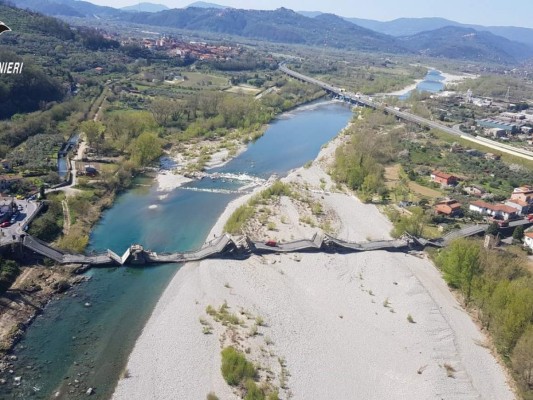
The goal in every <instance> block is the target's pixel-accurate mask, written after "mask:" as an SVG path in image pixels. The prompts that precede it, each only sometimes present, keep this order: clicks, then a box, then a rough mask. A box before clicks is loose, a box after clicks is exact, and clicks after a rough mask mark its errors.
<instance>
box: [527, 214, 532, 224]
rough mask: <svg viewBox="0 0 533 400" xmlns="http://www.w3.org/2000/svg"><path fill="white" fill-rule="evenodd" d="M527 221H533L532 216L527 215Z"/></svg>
mask: <svg viewBox="0 0 533 400" xmlns="http://www.w3.org/2000/svg"><path fill="white" fill-rule="evenodd" d="M527 220H528V221H529V222H531V221H533V214H529V215H528V216H527Z"/></svg>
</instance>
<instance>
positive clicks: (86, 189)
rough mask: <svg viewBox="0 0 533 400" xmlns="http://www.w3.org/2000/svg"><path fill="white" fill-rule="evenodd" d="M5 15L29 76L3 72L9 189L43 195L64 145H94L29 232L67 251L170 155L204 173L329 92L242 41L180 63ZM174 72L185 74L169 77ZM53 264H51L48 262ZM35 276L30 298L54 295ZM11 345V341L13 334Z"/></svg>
mask: <svg viewBox="0 0 533 400" xmlns="http://www.w3.org/2000/svg"><path fill="white" fill-rule="evenodd" d="M0 11H1V15H2V16H3V18H5V19H6V21H9V25H10V27H11V28H12V29H13V32H10V34H9V35H4V36H3V38H2V45H3V46H2V48H0V55H3V56H5V58H6V59H10V58H11V57H13V59H14V60H22V61H23V62H24V71H23V74H21V76H20V77H15V78H16V79H13V80H9V81H6V80H5V79H4V78H0V94H2V96H1V97H2V99H3V98H4V95H5V96H6V97H7V96H11V97H10V98H11V99H12V100H13V104H15V105H17V107H19V108H16V109H13V108H12V107H11V105H9V107H8V106H6V107H4V108H2V110H3V111H2V112H1V113H0V118H3V119H2V120H0V157H1V158H2V159H3V160H4V161H3V163H2V164H3V165H2V167H3V169H4V174H7V175H8V176H9V177H13V178H15V180H14V183H13V184H12V185H11V186H10V187H9V188H7V189H6V191H5V194H7V195H11V196H15V195H20V196H29V195H32V194H35V193H39V192H41V193H44V191H45V190H44V189H45V187H49V186H52V185H55V184H57V183H59V182H60V179H59V175H58V173H57V154H58V151H59V150H60V148H61V146H62V144H63V143H64V142H65V141H66V140H67V139H68V138H71V137H73V136H75V135H78V134H80V135H81V138H82V139H84V141H85V143H86V144H87V148H86V151H85V153H84V156H83V159H82V160H80V161H77V170H78V171H83V170H84V166H85V165H87V164H90V165H93V166H95V167H96V168H97V170H98V174H97V175H96V176H94V177H89V176H83V175H81V174H78V177H77V180H76V185H75V186H73V187H71V188H68V190H65V191H64V192H52V193H47V194H46V199H45V200H46V206H45V210H44V211H45V212H43V213H42V214H41V215H40V216H39V217H38V218H36V219H35V220H34V221H33V222H32V224H31V226H30V230H29V233H30V234H32V235H35V236H36V237H39V238H41V239H43V240H45V241H47V242H54V244H55V245H57V246H58V247H59V248H62V249H64V250H66V251H71V252H82V251H83V250H84V249H85V248H86V246H87V244H88V242H89V235H90V231H91V229H92V227H93V225H94V224H95V223H96V222H97V221H98V219H99V218H100V215H101V212H102V211H103V210H104V209H106V208H108V207H110V206H111V205H112V204H113V201H114V199H115V196H116V195H117V194H118V193H120V192H121V191H123V190H125V189H127V188H129V187H130V186H131V185H132V182H133V177H134V176H135V175H137V174H139V173H142V172H144V171H147V170H150V169H151V168H150V167H152V166H155V165H156V164H155V161H156V160H157V159H158V158H159V156H160V155H162V154H163V152H166V151H176V152H179V153H181V154H183V155H184V156H185V157H189V158H190V159H191V160H195V162H191V163H189V164H190V168H191V169H202V168H203V167H204V166H205V164H206V162H208V161H209V158H210V155H211V153H212V152H214V151H217V150H220V149H227V150H228V156H232V155H233V154H235V152H236V150H237V148H238V146H239V145H242V144H245V143H247V142H249V141H250V140H255V139H256V138H257V137H259V136H260V135H261V134H262V132H263V126H264V124H265V123H267V122H269V121H270V120H271V119H272V118H273V117H274V116H275V115H276V114H278V113H280V112H282V111H285V110H288V109H291V108H293V107H295V106H297V105H299V104H301V103H305V102H308V101H311V100H314V99H317V98H319V97H321V96H323V95H324V92H323V91H322V90H320V89H318V88H316V87H313V86H311V85H307V84H302V83H299V82H295V81H292V80H290V79H287V78H285V77H284V76H282V75H281V74H280V73H278V72H276V71H275V69H276V65H277V63H276V61H275V60H273V59H272V58H271V57H270V55H269V54H268V53H267V51H264V50H263V49H262V48H260V47H258V48H254V49H252V48H250V49H244V50H243V51H242V53H241V54H240V55H239V56H238V57H235V58H234V59H233V60H232V62H231V63H229V62H228V63H224V62H210V61H196V62H195V60H188V61H187V63H181V62H180V60H179V59H176V58H172V57H169V56H168V55H166V54H164V53H163V52H158V51H156V50H154V51H149V50H147V49H142V48H141V47H139V46H120V45H119V43H118V42H115V41H113V40H108V39H105V38H104V37H103V35H102V34H101V33H100V32H96V31H94V30H91V29H87V28H83V27H78V28H76V29H72V28H71V27H69V26H68V25H67V24H65V23H63V22H61V21H59V20H56V19H54V18H49V17H44V16H42V15H40V14H37V13H32V12H28V11H25V10H21V9H16V8H14V7H11V6H9V5H6V4H4V3H3V2H2V3H0ZM15 51H16V54H15ZM250 60H252V61H253V62H251V61H250ZM161 71H166V73H167V75H165V74H162V73H161ZM170 75H171V76H172V77H174V76H182V77H183V81H181V82H179V83H175V82H171V83H169V80H168V79H172V78H169V76H170ZM41 76H43V77H45V79H40V77H41ZM176 82H178V81H176ZM241 86H242V87H243V88H244V89H247V91H245V90H244V89H243V90H241ZM250 87H252V88H253V90H248V89H249V88H250ZM258 93H261V96H258V97H257V98H255V95H256V94H258ZM0 103H1V100H0ZM10 104H11V103H10ZM15 112H17V113H15ZM32 262H34V261H32ZM39 262H40V261H39ZM4 264H5V265H4ZM44 264H45V265H47V266H49V267H50V266H51V265H52V264H53V263H52V262H51V261H50V260H46V259H45V260H44ZM11 266H12V265H11V261H7V260H6V262H5V263H2V270H1V271H2V272H1V274H2V275H1V279H2V285H3V286H5V289H6V290H7V289H8V288H9V287H10V286H11V284H12V283H13V282H14V281H15V279H16V278H17V275H19V273H20V272H21V271H24V268H22V269H20V268H11ZM4 267H5V268H4ZM50 269H51V270H54V271H55V272H57V274H55V275H54V280H57V279H60V280H65V281H68V280H69V279H70V276H69V275H70V273H72V270H67V269H61V271H59V272H58V271H56V269H55V267H53V268H50ZM55 272H54V273H55ZM61 274H64V275H62V276H61V277H60V276H59V275H61ZM29 275H31V279H29V280H30V281H31V282H34V283H35V285H33V286H32V287H33V288H34V290H36V291H37V292H35V291H34V292H31V293H32V294H29V295H30V296H33V298H36V297H37V296H39V295H42V297H43V298H45V297H46V296H48V298H49V297H50V296H52V295H53V293H55V289H54V288H52V287H49V286H51V285H52V284H53V282H52V280H50V282H45V279H46V277H47V274H39V273H37V272H36V273H35V274H33V272H32V273H30V274H29ZM56 275H57V276H56ZM25 276H27V275H26V274H22V275H21V276H20V279H21V280H22V279H25V278H24V277H25ZM16 284H17V283H15V286H16ZM48 289H50V290H48ZM32 290H33V289H32ZM28 293H29V292H28ZM45 303H46V301H45V299H44V300H43V302H42V304H45ZM27 307H28V310H29V311H28V312H27V313H26V312H25V313H23V312H19V313H18V315H19V317H18V318H19V319H20V321H26V320H28V319H29V317H30V316H31V315H33V314H34V313H35V312H36V310H35V309H34V308H31V310H30V307H29V306H27ZM18 322H19V321H15V320H13V323H15V324H16V323H18ZM17 331H18V330H17ZM11 336H13V335H11ZM6 343H9V345H6V346H5V349H8V348H9V346H10V345H11V343H12V341H11V339H8V340H6Z"/></svg>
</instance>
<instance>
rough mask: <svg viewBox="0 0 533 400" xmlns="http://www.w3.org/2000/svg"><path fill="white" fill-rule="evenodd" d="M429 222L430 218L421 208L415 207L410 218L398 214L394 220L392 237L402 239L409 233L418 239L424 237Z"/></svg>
mask: <svg viewBox="0 0 533 400" xmlns="http://www.w3.org/2000/svg"><path fill="white" fill-rule="evenodd" d="M427 222H428V217H427V216H426V214H425V213H424V210H423V209H422V208H421V207H414V208H413V210H412V214H411V215H409V216H406V215H401V214H399V213H398V214H397V216H396V218H393V224H394V229H393V230H392V236H393V237H400V236H402V235H403V234H404V233H408V234H410V235H413V236H416V237H422V234H423V233H424V227H425V226H426V223H427Z"/></svg>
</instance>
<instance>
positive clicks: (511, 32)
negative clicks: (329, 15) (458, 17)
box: [346, 18, 533, 47]
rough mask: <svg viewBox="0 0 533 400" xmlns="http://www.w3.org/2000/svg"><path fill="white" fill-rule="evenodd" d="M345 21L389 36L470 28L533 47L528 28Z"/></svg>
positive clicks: (412, 21)
mask: <svg viewBox="0 0 533 400" xmlns="http://www.w3.org/2000/svg"><path fill="white" fill-rule="evenodd" d="M346 20H347V21H350V22H352V23H354V24H356V25H359V26H362V27H365V28H368V29H372V30H374V31H376V32H381V33H384V34H386V35H391V36H409V35H416V34H417V33H421V32H425V31H431V30H435V29H440V28H444V27H446V26H455V27H461V28H472V29H475V30H476V31H479V32H490V33H492V34H494V35H498V36H502V37H504V38H506V39H509V40H512V41H516V42H521V43H524V44H527V45H528V46H531V47H533V29H530V28H521V27H516V26H483V25H473V24H462V23H460V22H456V21H451V20H449V19H445V18H398V19H395V20H392V21H386V22H383V21H374V20H370V19H360V18H346Z"/></svg>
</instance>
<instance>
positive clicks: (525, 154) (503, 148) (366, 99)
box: [279, 63, 533, 161]
mask: <svg viewBox="0 0 533 400" xmlns="http://www.w3.org/2000/svg"><path fill="white" fill-rule="evenodd" d="M279 69H280V71H281V72H283V73H285V74H287V75H289V76H292V77H294V78H296V79H300V80H302V81H305V82H307V83H311V84H313V85H317V86H320V87H321V88H322V89H324V90H326V91H327V92H329V93H332V94H335V95H337V96H340V97H344V98H346V99H349V100H350V101H351V102H353V103H358V104H361V105H365V106H368V107H371V108H374V109H377V110H383V111H386V112H387V113H389V114H393V115H396V116H397V117H398V118H401V119H403V120H405V121H409V122H413V123H415V124H418V125H421V126H427V127H429V128H434V129H439V130H441V131H444V132H446V133H449V134H451V135H454V136H458V137H461V138H462V139H466V140H469V141H471V142H474V143H478V144H481V145H483V146H485V147H488V148H491V149H493V150H497V151H499V152H502V153H507V154H511V155H513V156H515V157H520V158H523V159H526V160H529V161H533V152H531V151H528V150H524V149H520V148H517V147H513V146H510V145H507V144H504V143H499V142H495V141H494V140H490V139H486V138H481V137H478V136H472V135H470V134H468V133H465V132H462V131H460V130H458V129H454V128H450V127H449V126H446V125H444V124H441V123H438V122H435V121H432V120H429V119H427V118H423V117H419V116H418V115H414V114H411V113H407V112H405V111H400V110H397V109H395V108H394V107H389V106H387V105H386V104H382V103H378V102H376V101H374V100H373V99H372V97H371V96H366V95H360V94H356V93H352V92H346V91H345V90H344V89H342V88H338V87H335V86H331V85H329V84H328V83H325V82H322V81H320V80H318V79H314V78H311V77H309V76H306V75H303V74H300V73H298V72H295V71H292V70H290V69H289V68H287V67H286V66H285V65H284V64H283V63H282V64H280V66H279Z"/></svg>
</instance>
